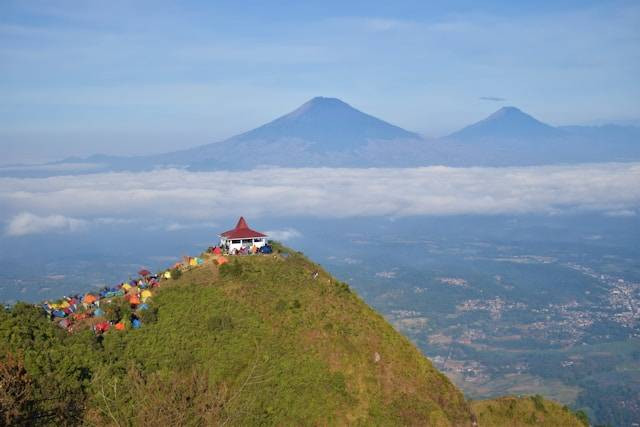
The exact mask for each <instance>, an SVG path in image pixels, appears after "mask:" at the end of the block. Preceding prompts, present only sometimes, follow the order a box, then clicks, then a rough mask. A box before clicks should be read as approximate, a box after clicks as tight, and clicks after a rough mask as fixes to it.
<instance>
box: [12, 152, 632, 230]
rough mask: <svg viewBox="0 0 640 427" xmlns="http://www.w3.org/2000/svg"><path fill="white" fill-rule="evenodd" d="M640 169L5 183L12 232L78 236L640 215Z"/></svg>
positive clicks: (318, 171)
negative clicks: (286, 222)
mask: <svg viewBox="0 0 640 427" xmlns="http://www.w3.org/2000/svg"><path fill="white" fill-rule="evenodd" d="M638 207H640V163H606V164H585V165H571V166H536V167H505V168H482V167H473V168H453V167H444V166H435V167H421V168H408V169H407V168H402V169H376V168H372V169H343V168H302V169H284V168H277V169H258V170H251V171H245V172H228V171H220V172H189V171H185V170H179V169H165V170H153V171H146V172H118V173H99V174H87V175H69V176H57V177H48V178H0V215H1V217H2V218H3V222H4V224H3V227H4V234H5V235H7V236H21V235H27V234H34V233H43V232H51V231H57V232H73V231H77V230H82V229H83V228H86V227H88V226H91V225H92V224H98V223H101V224H109V223H111V224H113V223H118V222H127V221H138V220H143V219H162V220H165V221H170V222H171V224H176V225H175V226H174V227H175V228H180V227H183V226H184V225H182V224H189V223H198V222H203V221H210V220H215V218H219V217H226V216H235V215H237V214H239V213H241V214H244V215H250V216H252V217H256V216H261V215H270V216H315V217H334V218H341V217H353V216H392V217H401V216H409V215H456V214H480V215H492V214H523V213H543V214H558V213H566V212H569V213H570V212H602V213H604V214H607V215H613V216H635V215H636V212H637V210H638Z"/></svg>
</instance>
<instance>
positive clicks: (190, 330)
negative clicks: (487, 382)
mask: <svg viewBox="0 0 640 427" xmlns="http://www.w3.org/2000/svg"><path fill="white" fill-rule="evenodd" d="M276 247H277V248H279V249H280V250H281V252H279V253H277V254H275V255H270V256H252V257H248V256H246V257H234V260H233V261H232V262H231V263H230V264H225V265H223V266H221V267H220V268H218V267H216V266H215V264H214V263H213V261H212V259H211V257H209V258H208V259H207V260H206V261H205V263H204V264H203V265H201V266H197V267H189V268H186V269H185V270H184V271H183V273H182V274H181V275H178V274H177V272H176V270H174V271H173V273H172V274H173V277H174V278H173V279H170V280H165V281H163V282H162V284H161V287H160V288H159V290H157V291H155V294H154V295H153V297H152V302H151V303H150V306H151V307H150V308H149V309H147V310H146V311H144V312H143V313H144V316H143V317H142V322H143V326H142V328H141V329H128V328H127V329H126V330H113V328H112V329H111V330H109V331H108V332H106V333H105V334H104V335H99V336H97V337H96V336H95V335H94V334H93V332H92V331H91V330H90V329H88V327H89V325H91V324H93V323H95V322H99V321H100V319H99V318H89V319H84V320H83V322H86V324H85V328H86V329H84V330H83V329H82V327H81V326H78V328H76V330H75V331H74V332H73V333H72V334H68V333H67V332H65V331H62V330H61V329H59V328H57V327H56V326H54V324H53V323H51V322H50V321H49V320H48V319H46V318H45V317H44V316H43V313H42V312H41V310H39V309H38V308H35V307H30V306H26V305H20V304H19V305H17V306H16V307H14V308H13V309H10V310H2V311H0V349H2V351H1V352H0V361H2V362H3V363H0V369H1V371H2V372H1V373H2V374H3V375H2V376H0V378H1V379H2V385H3V387H0V403H3V405H0V416H1V417H3V418H2V419H3V420H4V422H5V423H7V424H16V425H19V424H30V423H32V422H33V421H34V420H36V419H37V420H39V421H38V422H39V423H40V424H59V423H63V424H92V425H123V424H126V425H151V424H153V425H220V424H230V425H256V424H260V425H263V424H268V425H301V424H304V425H317V424H321V425H347V424H348V425H354V424H355V425H435V426H451V425H455V426H464V425H472V424H473V422H474V419H475V416H474V415H473V413H472V410H471V407H470V406H469V404H468V403H467V402H466V401H465V400H464V397H463V395H462V393H461V392H460V391H459V390H458V389H457V388H456V387H455V386H454V385H453V384H452V383H451V382H450V381H449V380H448V379H447V378H446V377H445V376H444V375H443V374H441V373H440V372H438V371H437V370H436V369H435V368H433V366H432V365H431V363H430V362H429V361H428V360H427V359H426V358H425V357H424V356H423V355H422V354H421V353H420V352H419V351H418V350H417V349H416V348H415V347H414V346H413V345H412V344H411V343H410V342H409V341H408V340H407V339H406V338H405V337H403V336H402V335H400V334H399V333H398V332H397V331H395V330H394V329H393V328H392V327H391V325H390V324H389V323H388V322H386V321H385V320H384V319H383V318H382V317H381V316H380V315H378V314H377V313H376V312H374V311H373V310H372V309H371V308H369V307H368V306H367V305H366V304H365V303H363V302H362V300H360V298H358V297H357V296H356V295H355V294H354V293H353V292H352V291H351V290H350V289H349V287H348V286H347V285H346V284H344V283H341V282H339V281H336V280H335V279H334V278H332V277H331V276H329V275H328V274H327V273H326V272H324V271H323V270H322V269H321V268H320V267H319V266H318V265H316V264H313V263H312V262H310V261H308V260H307V259H306V258H304V257H303V256H302V255H301V254H299V253H295V252H291V251H289V250H287V249H285V248H282V247H279V246H276ZM203 257H205V258H207V257H206V256H205V255H203ZM316 272H317V273H318V274H317V275H316V274H315V273H316ZM101 302H102V303H101V305H100V308H101V309H102V310H103V311H104V312H105V313H106V314H105V315H106V316H114V313H120V316H125V315H126V313H127V307H128V303H125V302H122V304H121V303H120V301H119V300H118V298H117V297H115V298H112V299H108V298H107V299H105V300H103V301H101ZM116 309H117V310H116ZM118 310H120V311H118ZM125 323H126V322H125ZM78 325H82V323H78ZM479 413H480V414H482V413H483V411H480V412H479ZM514 416H515V415H514ZM548 418H549V419H553V418H551V417H548ZM514 419H515V418H514Z"/></svg>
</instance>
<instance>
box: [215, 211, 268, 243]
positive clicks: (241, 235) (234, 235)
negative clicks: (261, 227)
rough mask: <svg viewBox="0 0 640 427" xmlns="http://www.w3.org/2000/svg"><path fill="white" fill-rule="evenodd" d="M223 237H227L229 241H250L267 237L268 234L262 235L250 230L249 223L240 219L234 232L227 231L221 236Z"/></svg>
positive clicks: (242, 218)
mask: <svg viewBox="0 0 640 427" xmlns="http://www.w3.org/2000/svg"><path fill="white" fill-rule="evenodd" d="M220 236H222V237H226V238H227V239H249V238H252V237H267V235H266V234H262V233H260V232H259V231H255V230H252V229H250V228H249V225H248V224H247V221H245V219H244V217H242V216H241V217H240V219H239V220H238V223H237V224H236V228H234V229H233V230H229V231H225V232H224V233H222V234H220Z"/></svg>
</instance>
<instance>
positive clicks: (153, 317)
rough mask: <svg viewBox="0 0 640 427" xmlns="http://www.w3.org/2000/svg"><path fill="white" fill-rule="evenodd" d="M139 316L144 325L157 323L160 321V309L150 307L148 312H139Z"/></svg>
mask: <svg viewBox="0 0 640 427" xmlns="http://www.w3.org/2000/svg"><path fill="white" fill-rule="evenodd" d="M137 315H138V317H139V318H140V321H141V322H142V323H144V324H150V323H155V322H157V321H158V307H154V306H149V308H147V309H146V310H142V311H140V312H138V313H137Z"/></svg>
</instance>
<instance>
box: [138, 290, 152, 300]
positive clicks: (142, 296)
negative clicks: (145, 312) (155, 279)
mask: <svg viewBox="0 0 640 427" xmlns="http://www.w3.org/2000/svg"><path fill="white" fill-rule="evenodd" d="M150 296H151V291H150V290H149V289H145V290H144V291H142V293H141V294H140V299H141V300H142V302H145V301H146V300H147V298H149V297H150Z"/></svg>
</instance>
